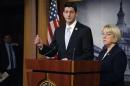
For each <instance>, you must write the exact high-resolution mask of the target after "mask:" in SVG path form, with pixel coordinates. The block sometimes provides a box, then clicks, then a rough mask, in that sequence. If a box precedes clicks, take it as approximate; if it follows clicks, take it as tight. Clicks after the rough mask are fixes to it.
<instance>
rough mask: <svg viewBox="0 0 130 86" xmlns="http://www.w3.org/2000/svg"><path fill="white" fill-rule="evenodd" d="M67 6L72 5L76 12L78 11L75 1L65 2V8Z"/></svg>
mask: <svg viewBox="0 0 130 86" xmlns="http://www.w3.org/2000/svg"><path fill="white" fill-rule="evenodd" d="M65 7H72V8H74V10H75V12H77V6H76V4H75V3H73V2H66V3H65V4H64V8H65Z"/></svg>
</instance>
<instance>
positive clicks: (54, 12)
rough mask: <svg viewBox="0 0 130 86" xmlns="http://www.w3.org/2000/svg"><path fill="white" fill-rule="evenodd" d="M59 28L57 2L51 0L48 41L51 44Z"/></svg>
mask: <svg viewBox="0 0 130 86" xmlns="http://www.w3.org/2000/svg"><path fill="white" fill-rule="evenodd" d="M58 27H59V16H58V9H57V0H50V6H49V26H48V30H47V41H48V44H50V43H51V41H52V38H53V35H54V32H55V29H56V28H58Z"/></svg>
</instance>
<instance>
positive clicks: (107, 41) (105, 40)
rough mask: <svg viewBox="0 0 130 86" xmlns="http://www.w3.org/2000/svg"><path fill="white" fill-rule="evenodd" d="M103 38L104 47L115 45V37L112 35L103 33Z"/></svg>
mask: <svg viewBox="0 0 130 86" xmlns="http://www.w3.org/2000/svg"><path fill="white" fill-rule="evenodd" d="M102 36H103V43H104V45H106V46H109V45H111V44H113V43H114V35H113V34H112V33H110V32H105V31H103V33H102Z"/></svg>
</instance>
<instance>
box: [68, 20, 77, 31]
mask: <svg viewBox="0 0 130 86" xmlns="http://www.w3.org/2000/svg"><path fill="white" fill-rule="evenodd" d="M76 23H77V21H76V20H75V21H74V22H73V23H72V24H71V25H68V24H66V28H71V29H70V31H71V32H73V30H74V28H75V25H76Z"/></svg>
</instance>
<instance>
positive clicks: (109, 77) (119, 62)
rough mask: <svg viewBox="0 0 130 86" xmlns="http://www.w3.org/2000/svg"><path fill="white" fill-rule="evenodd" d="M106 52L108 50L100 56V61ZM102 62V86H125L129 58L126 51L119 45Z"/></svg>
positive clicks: (103, 51)
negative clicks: (125, 73)
mask: <svg viewBox="0 0 130 86" xmlns="http://www.w3.org/2000/svg"><path fill="white" fill-rule="evenodd" d="M105 52H106V49H103V50H102V51H101V52H100V54H99V56H98V57H99V58H100V60H101V59H102V57H103V56H104V54H105ZM101 62H102V66H101V71H102V72H101V86H123V84H124V72H125V70H126V65H127V57H126V54H125V53H124V51H123V50H122V49H121V48H120V47H119V46H118V45H115V46H114V47H113V48H112V49H111V51H110V52H109V53H108V54H107V55H106V57H105V58H104V59H103V60H102V61H101Z"/></svg>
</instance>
